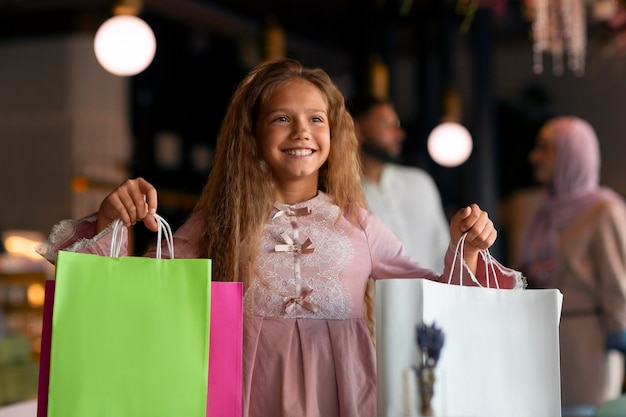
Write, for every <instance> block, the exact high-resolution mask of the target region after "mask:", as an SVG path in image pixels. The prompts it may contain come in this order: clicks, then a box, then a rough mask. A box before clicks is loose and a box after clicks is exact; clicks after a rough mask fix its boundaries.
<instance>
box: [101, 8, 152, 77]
mask: <svg viewBox="0 0 626 417" xmlns="http://www.w3.org/2000/svg"><path fill="white" fill-rule="evenodd" d="M93 46H94V51H95V53H96V58H97V59H98V62H99V63H100V65H102V67H104V69H105V70H107V71H109V72H110V73H111V74H114V75H119V76H131V75H135V74H139V73H140V72H141V71H143V70H145V69H146V68H147V67H148V65H150V63H151V62H152V59H153V58H154V54H155V53H156V39H155V37H154V32H152V29H151V28H150V26H149V25H148V24H147V23H146V22H144V21H143V20H141V19H140V18H138V17H137V16H131V15H118V16H113V17H111V18H110V19H108V20H107V21H105V22H104V23H103V24H102V26H100V28H98V31H97V32H96V37H95V39H94V43H93Z"/></svg>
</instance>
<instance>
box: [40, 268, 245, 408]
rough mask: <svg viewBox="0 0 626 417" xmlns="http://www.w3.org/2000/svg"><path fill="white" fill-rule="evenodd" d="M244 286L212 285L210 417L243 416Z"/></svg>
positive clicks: (49, 294) (44, 353)
mask: <svg viewBox="0 0 626 417" xmlns="http://www.w3.org/2000/svg"><path fill="white" fill-rule="evenodd" d="M54 288H55V281H54V280H47V281H46V286H45V290H46V297H45V302H44V317H43V328H42V342H41V356H40V370H39V387H38V406H37V417H47V415H48V385H49V380H50V353H51V340H52V335H53V329H52V312H53V305H54ZM242 303H243V284H242V283H241V282H212V283H211V324H210V326H211V332H210V345H209V346H210V347H209V375H208V392H207V417H231V416H232V417H240V416H241V415H242V354H243V344H242V343H243V340H242V339H243V304H242Z"/></svg>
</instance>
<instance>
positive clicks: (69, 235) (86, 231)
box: [36, 213, 113, 263]
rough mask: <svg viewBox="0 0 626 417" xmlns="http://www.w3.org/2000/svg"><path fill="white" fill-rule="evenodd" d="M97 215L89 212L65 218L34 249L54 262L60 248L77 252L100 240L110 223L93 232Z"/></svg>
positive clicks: (107, 231)
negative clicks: (86, 214)
mask: <svg viewBox="0 0 626 417" xmlns="http://www.w3.org/2000/svg"><path fill="white" fill-rule="evenodd" d="M96 220H97V215H96V214H95V213H94V214H91V215H89V216H85V217H83V218H82V219H79V220H73V219H65V220H61V221H60V222H59V223H57V224H55V225H54V226H53V227H52V231H51V232H50V235H49V236H48V240H47V241H45V242H44V243H42V244H40V245H39V246H38V247H37V248H36V251H37V253H39V254H40V255H41V256H43V257H44V258H46V259H47V260H48V261H50V262H52V263H55V262H56V259H57V256H58V253H59V251H60V250H66V251H69V252H78V251H81V250H82V249H85V248H86V247H88V246H89V245H91V244H93V243H95V242H97V241H98V240H100V239H101V238H102V237H103V236H104V235H106V234H107V233H109V232H110V231H111V229H112V227H113V226H112V225H109V226H108V227H107V228H105V229H104V230H102V231H101V232H100V233H98V234H95V235H94V233H95V225H96Z"/></svg>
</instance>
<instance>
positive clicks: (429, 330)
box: [417, 323, 445, 368]
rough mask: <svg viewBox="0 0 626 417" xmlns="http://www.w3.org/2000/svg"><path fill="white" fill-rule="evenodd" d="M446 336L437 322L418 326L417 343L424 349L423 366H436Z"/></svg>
mask: <svg viewBox="0 0 626 417" xmlns="http://www.w3.org/2000/svg"><path fill="white" fill-rule="evenodd" d="M444 340H445V337H444V334H443V331H442V330H441V329H440V328H438V327H437V326H436V324H435V323H433V324H431V325H430V326H429V325H426V324H424V323H422V324H421V325H419V326H417V345H418V346H419V348H420V350H421V351H422V366H426V367H429V368H434V367H435V366H436V365H437V361H438V360H439V356H440V355H441V348H442V347H443V343H444Z"/></svg>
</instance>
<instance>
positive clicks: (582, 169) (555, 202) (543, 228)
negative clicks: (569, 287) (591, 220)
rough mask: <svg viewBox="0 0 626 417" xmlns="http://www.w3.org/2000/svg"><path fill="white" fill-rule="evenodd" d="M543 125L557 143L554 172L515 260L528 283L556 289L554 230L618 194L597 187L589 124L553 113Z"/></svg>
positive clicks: (596, 146) (596, 155)
mask: <svg viewBox="0 0 626 417" xmlns="http://www.w3.org/2000/svg"><path fill="white" fill-rule="evenodd" d="M546 126H549V127H550V129H551V133H552V134H553V137H554V145H555V147H556V156H555V161H554V173H553V178H552V183H551V184H549V185H548V186H547V187H546V195H545V198H544V200H543V201H542V202H541V203H540V205H539V208H538V209H537V211H536V212H535V214H534V215H533V217H532V219H531V221H530V224H529V226H528V229H527V231H526V234H525V236H524V239H523V241H522V245H521V249H520V251H521V252H520V260H521V262H522V270H523V272H524V273H525V274H526V275H527V277H528V281H529V285H530V286H534V287H542V288H555V287H557V286H558V260H557V258H556V257H557V244H558V233H559V230H560V229H561V228H562V227H563V226H564V225H565V224H567V223H569V222H570V221H571V220H572V219H573V218H574V217H575V216H576V214H578V213H579V212H580V211H582V210H584V209H586V208H587V207H590V206H592V205H594V204H596V203H598V202H600V201H605V200H619V201H622V202H623V199H622V197H621V196H620V195H618V194H617V193H615V192H614V191H613V190H611V189H609V188H606V187H601V186H599V179H600V147H599V144H598V138H597V136H596V133H595V131H594V129H593V128H592V127H591V125H590V124H589V123H587V122H586V121H584V120H582V119H579V118H576V117H557V118H554V119H551V120H549V121H548V122H547V123H546ZM625 210H626V206H625ZM625 214H626V211H625Z"/></svg>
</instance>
